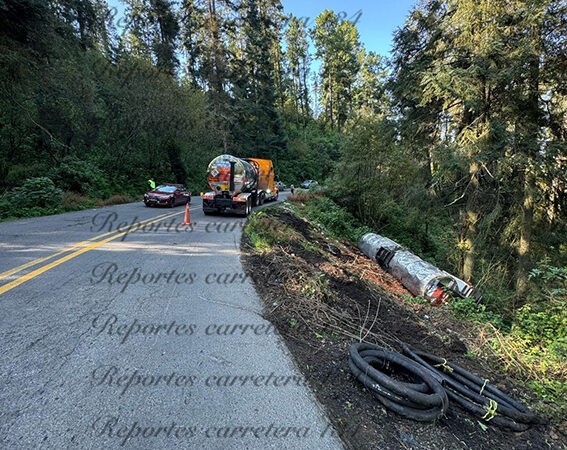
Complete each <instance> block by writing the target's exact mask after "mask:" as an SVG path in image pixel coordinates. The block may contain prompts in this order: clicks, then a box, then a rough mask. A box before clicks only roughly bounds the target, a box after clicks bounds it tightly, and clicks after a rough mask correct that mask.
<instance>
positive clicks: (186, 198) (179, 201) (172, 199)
mask: <svg viewBox="0 0 567 450" xmlns="http://www.w3.org/2000/svg"><path fill="white" fill-rule="evenodd" d="M186 203H191V192H189V191H188V190H187V188H186V187H185V186H183V185H181V184H164V185H161V186H158V187H157V188H155V189H153V190H151V191H150V192H147V193H146V194H145V195H144V204H145V205H146V206H169V207H170V208H173V207H175V206H177V205H185V204H186Z"/></svg>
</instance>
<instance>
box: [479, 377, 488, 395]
mask: <svg viewBox="0 0 567 450" xmlns="http://www.w3.org/2000/svg"><path fill="white" fill-rule="evenodd" d="M486 383H488V378H487V379H486V380H484V384H483V385H482V387H481V388H480V392H479V395H482V392H483V391H484V388H485V387H486Z"/></svg>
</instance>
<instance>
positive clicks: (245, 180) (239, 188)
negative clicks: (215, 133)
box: [207, 155, 258, 195]
mask: <svg viewBox="0 0 567 450" xmlns="http://www.w3.org/2000/svg"><path fill="white" fill-rule="evenodd" d="M231 168H233V170H234V178H233V180H232V181H233V186H231ZM207 182H208V183H209V186H211V189H212V190H213V191H215V193H216V194H220V193H222V192H228V193H229V194H230V195H235V194H239V193H240V192H250V191H252V190H254V189H255V188H256V186H257V184H258V173H257V171H256V169H255V168H254V167H253V166H252V165H251V164H250V163H248V162H246V161H244V160H243V159H240V158H237V157H235V156H232V155H220V156H217V157H216V158H215V159H213V160H212V161H211V162H210V163H209V167H208V168H207Z"/></svg>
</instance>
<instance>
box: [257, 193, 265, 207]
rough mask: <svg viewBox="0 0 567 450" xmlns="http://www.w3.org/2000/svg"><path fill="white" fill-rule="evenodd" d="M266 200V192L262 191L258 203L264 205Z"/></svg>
mask: <svg viewBox="0 0 567 450" xmlns="http://www.w3.org/2000/svg"><path fill="white" fill-rule="evenodd" d="M265 200H266V197H265V195H264V193H263V192H262V193H261V194H260V199H259V200H258V204H259V205H263V204H264V201H265Z"/></svg>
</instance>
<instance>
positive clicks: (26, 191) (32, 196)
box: [10, 177, 63, 209]
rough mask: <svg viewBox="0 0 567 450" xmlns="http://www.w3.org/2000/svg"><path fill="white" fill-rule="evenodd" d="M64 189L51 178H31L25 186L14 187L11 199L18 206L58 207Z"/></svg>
mask: <svg viewBox="0 0 567 450" xmlns="http://www.w3.org/2000/svg"><path fill="white" fill-rule="evenodd" d="M62 198H63V191H62V190H61V189H59V188H57V187H55V183H53V181H52V180H51V179H50V178H47V177H39V178H30V179H29V180H27V181H26V182H25V183H24V184H23V186H20V187H17V188H14V189H12V192H11V194H10V201H11V203H12V204H14V207H16V208H37V207H39V208H54V209H56V208H58V207H59V206H60V205H61V199H62Z"/></svg>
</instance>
